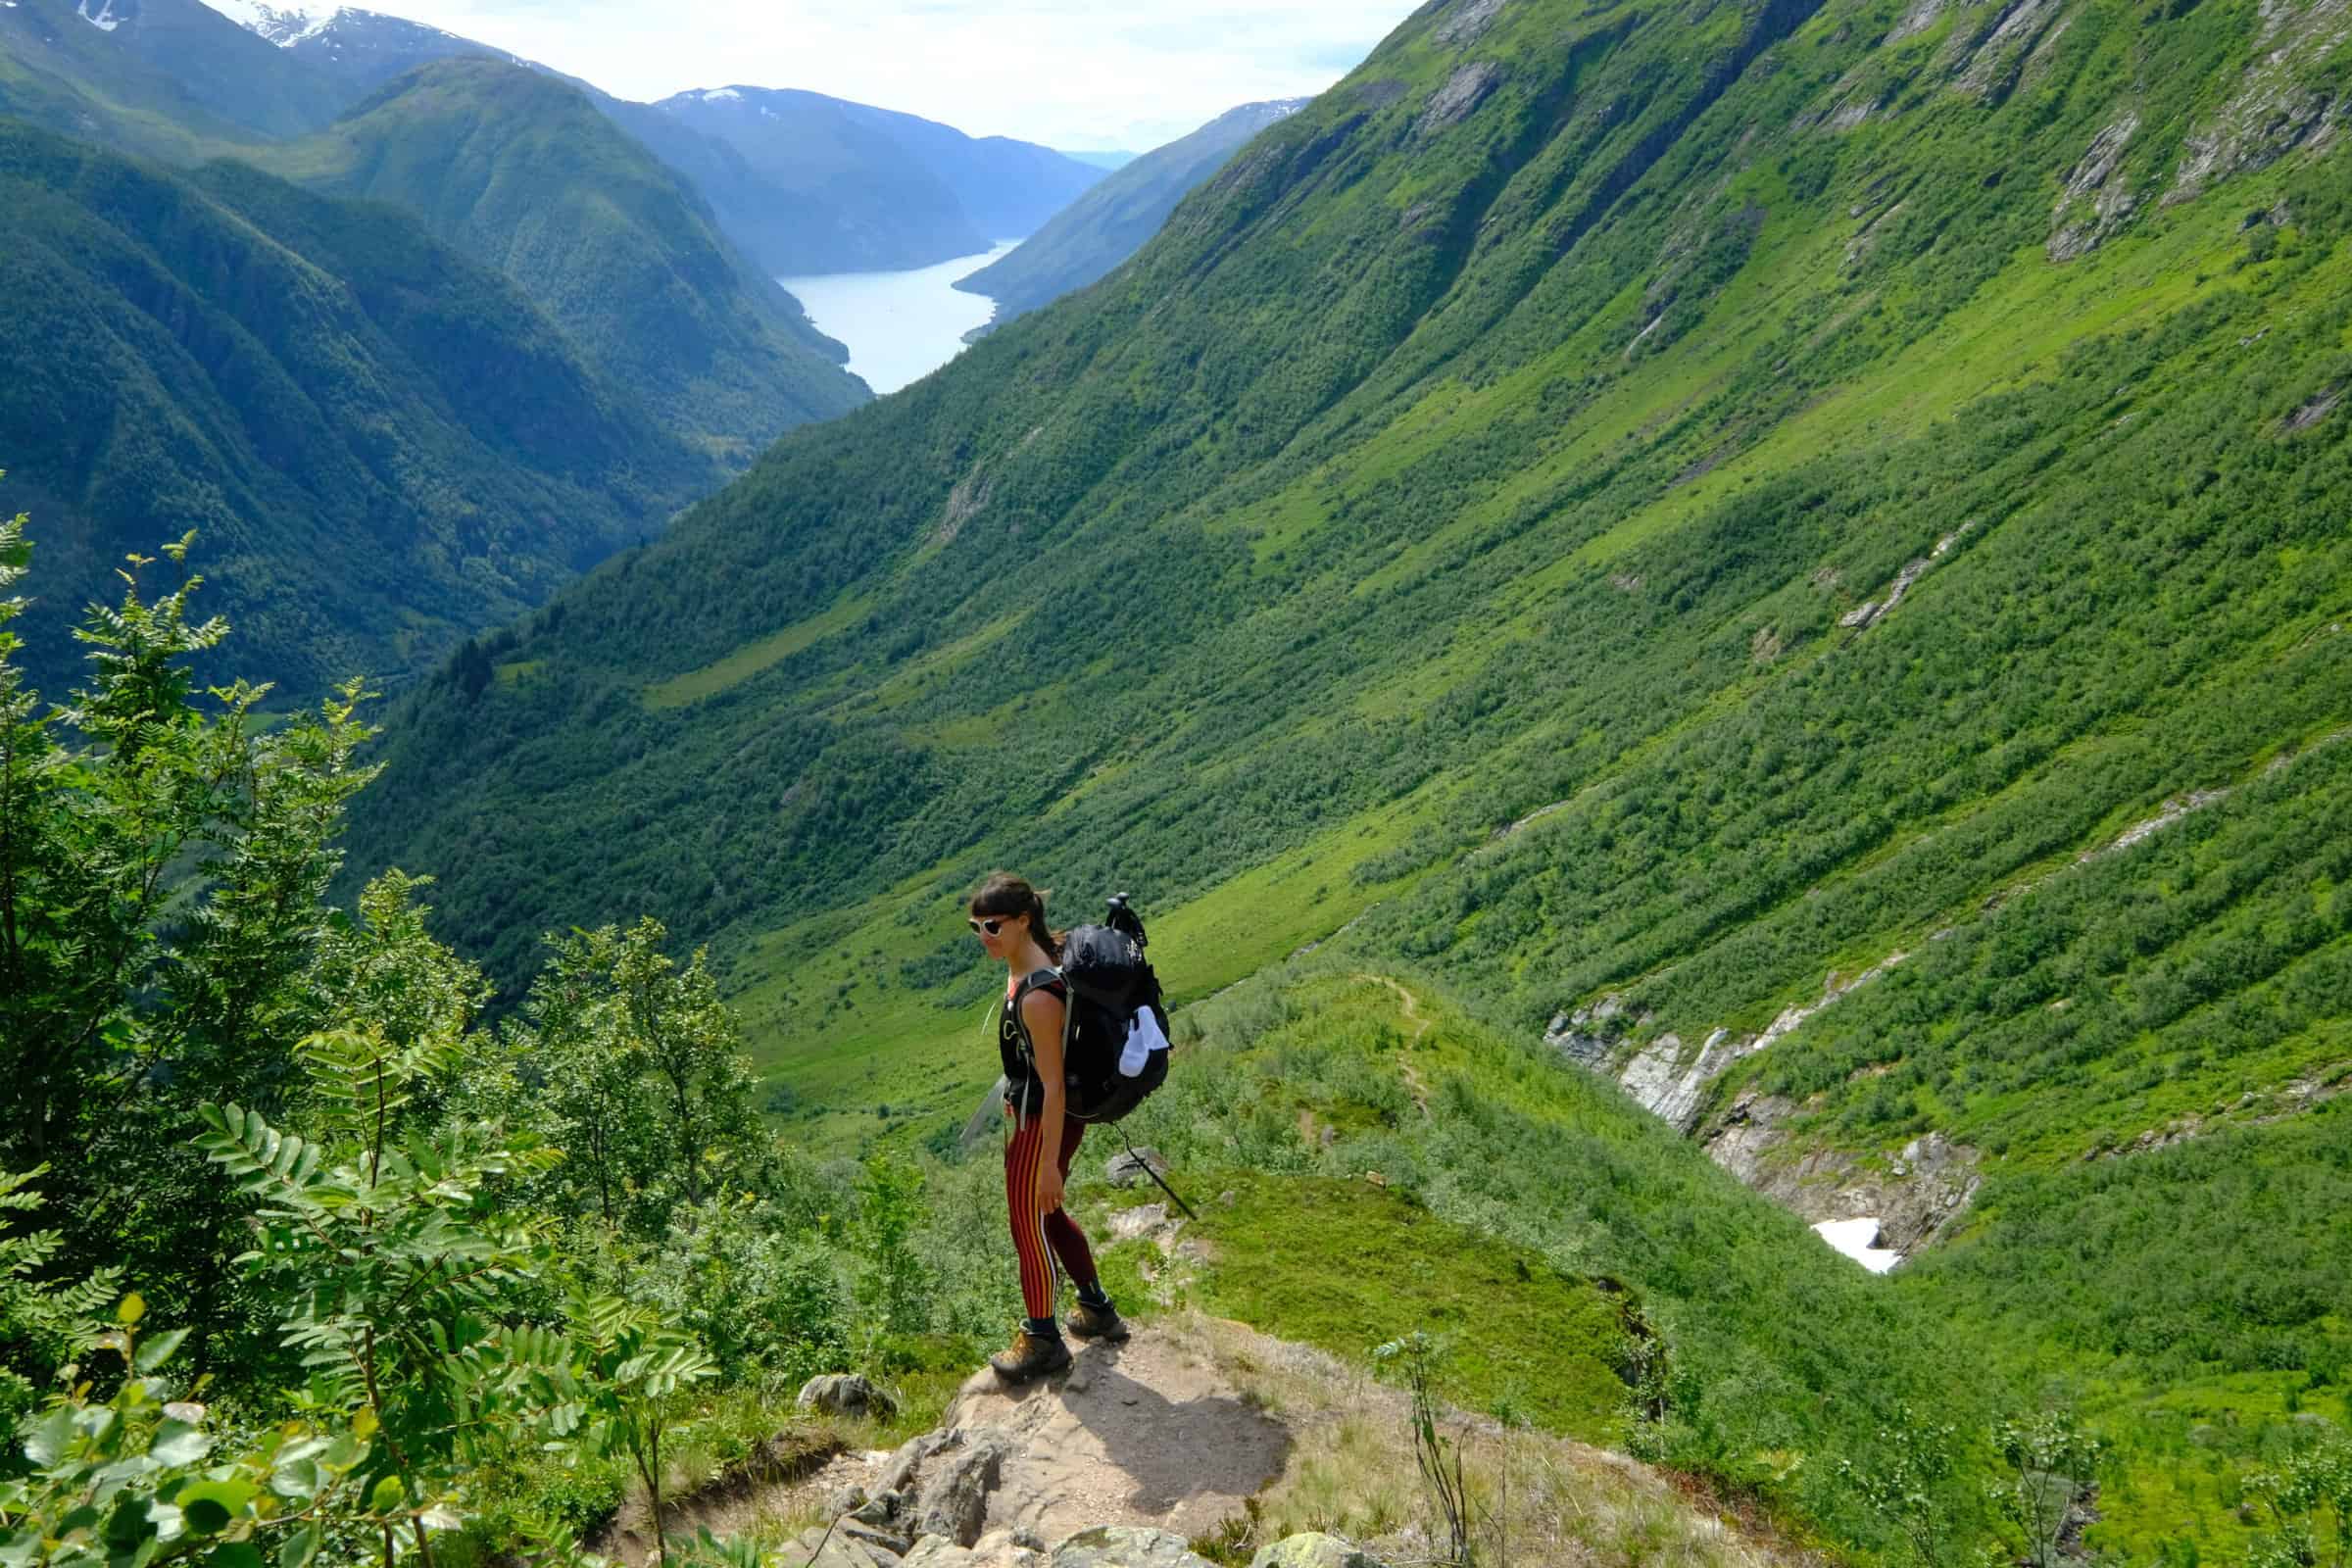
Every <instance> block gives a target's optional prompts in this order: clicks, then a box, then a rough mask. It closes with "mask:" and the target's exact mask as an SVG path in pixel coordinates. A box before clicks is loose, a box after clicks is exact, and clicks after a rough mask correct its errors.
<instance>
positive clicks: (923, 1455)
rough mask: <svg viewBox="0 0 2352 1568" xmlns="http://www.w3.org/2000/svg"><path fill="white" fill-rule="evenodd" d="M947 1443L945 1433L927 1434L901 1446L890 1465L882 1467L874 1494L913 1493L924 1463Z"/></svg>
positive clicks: (883, 1495) (893, 1455)
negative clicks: (916, 1479)
mask: <svg viewBox="0 0 2352 1568" xmlns="http://www.w3.org/2000/svg"><path fill="white" fill-rule="evenodd" d="M947 1441H948V1438H947V1434H946V1433H944V1432H926V1433H923V1434H922V1435H921V1436H920V1437H913V1438H908V1439H907V1441H906V1442H905V1443H903V1444H901V1445H899V1451H898V1452H896V1453H894V1454H892V1455H891V1456H890V1463H888V1464H886V1465H884V1466H883V1467H882V1475H881V1478H880V1479H879V1480H877V1481H875V1483H874V1495H876V1496H878V1497H887V1496H889V1495H892V1494H894V1493H901V1492H908V1491H911V1490H912V1489H913V1487H914V1482H915V1478H916V1477H917V1476H918V1475H920V1474H921V1473H922V1468H923V1461H924V1460H925V1459H928V1458H930V1457H931V1455H933V1454H934V1453H937V1452H938V1451H939V1450H940V1448H941V1447H943V1446H945V1445H946V1443H947Z"/></svg>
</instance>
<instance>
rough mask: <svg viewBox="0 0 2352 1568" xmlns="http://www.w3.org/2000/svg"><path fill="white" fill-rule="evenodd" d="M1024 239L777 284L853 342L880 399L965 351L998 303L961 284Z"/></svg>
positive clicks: (859, 365) (824, 327)
mask: <svg viewBox="0 0 2352 1568" xmlns="http://www.w3.org/2000/svg"><path fill="white" fill-rule="evenodd" d="M1020 243H1021V242H1020V241H1019V240H1017V239H1008V240H1001V241H999V242H998V244H997V247H996V249H994V250H991V251H987V252H984V253H982V254H980V255H977V256H959V257H957V258H956V260H954V261H952V262H941V263H939V264H938V265H937V266H935V267H918V268H914V269H912V270H907V271H899V272H826V273H822V274H819V275H817V276H814V277H786V278H780V279H778V281H779V282H781V283H782V284H783V285H784V286H785V287H786V288H788V289H790V290H792V292H793V295H794V297H796V298H797V299H799V300H800V302H801V303H802V304H803V305H805V306H807V307H808V308H809V319H810V320H812V321H814V322H815V323H816V326H817V330H818V331H820V332H823V333H825V334H826V335H827V336H829V337H837V338H839V339H841V341H842V342H844V343H846V344H848V345H849V349H850V370H851V372H852V373H853V374H856V375H860V376H863V377H864V378H865V384H866V385H868V386H870V387H872V388H873V389H874V395H875V396H877V397H879V396H882V395H883V394H885V393H890V392H896V391H897V390H898V389H899V388H901V387H903V386H905V385H907V383H908V382H909V381H916V380H920V379H921V378H922V377H924V376H926V375H929V374H930V373H931V372H932V371H933V370H936V369H938V368H940V367H941V366H943V365H945V364H947V363H948V362H949V361H950V360H952V359H954V358H955V357H956V355H957V354H960V353H961V352H962V351H963V334H964V333H966V332H969V331H970V330H971V329H972V328H973V327H975V326H984V325H986V324H987V322H988V319H989V318H990V317H991V316H992V315H994V314H995V313H996V308H997V307H996V302H995V301H994V300H991V299H989V298H988V297H987V296H986V295H984V294H965V293H961V292H959V291H958V290H957V289H956V286H955V284H956V279H957V278H959V277H963V276H965V275H967V274H969V273H971V272H975V271H977V270H980V269H981V268H983V267H986V266H987V265H988V264H989V263H991V262H994V261H998V260H1000V259H1002V258H1004V257H1006V256H1009V255H1011V254H1012V251H1013V248H1014V247H1015V246H1017V245H1019V244H1020Z"/></svg>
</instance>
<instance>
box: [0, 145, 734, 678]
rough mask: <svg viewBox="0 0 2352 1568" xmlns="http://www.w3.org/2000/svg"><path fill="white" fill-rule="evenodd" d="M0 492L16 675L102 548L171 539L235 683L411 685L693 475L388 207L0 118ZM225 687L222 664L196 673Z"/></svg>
mask: <svg viewBox="0 0 2352 1568" xmlns="http://www.w3.org/2000/svg"><path fill="white" fill-rule="evenodd" d="M0 186H4V187H5V189H6V191H7V196H8V209H9V213H10V218H9V245H8V248H7V251H6V253H5V255H0V451H6V452H7V453H8V454H9V458H8V462H7V467H8V478H7V481H6V493H5V496H4V497H0V500H5V501H6V503H7V504H8V505H9V508H10V511H11V513H12V514H13V513H14V512H16V511H19V510H32V511H35V512H37V513H38V514H39V515H40V516H41V519H42V526H41V528H40V530H39V532H38V534H37V544H38V548H39V550H40V552H41V559H42V564H43V573H42V592H41V595H40V597H39V599H38V600H37V601H36V603H35V606H34V608H33V611H32V614H31V624H32V625H33V627H34V629H35V630H36V631H37V632H39V633H41V634H42V635H41V636H40V637H39V638H37V639H36V640H34V643H33V646H34V648H35V649H36V650H38V651H39V652H40V654H42V655H43V656H46V657H48V658H51V659H61V660H65V661H67V662H65V663H36V665H35V666H34V675H35V678H36V679H37V680H38V681H39V683H40V684H41V685H42V686H43V687H44V689H47V690H52V691H57V692H61V693H62V692H63V691H65V690H66V689H67V688H68V686H69V684H70V682H69V680H68V679H67V678H66V677H67V676H68V674H69V672H72V671H73V663H72V660H73V654H72V652H71V651H70V645H69V644H68V643H67V641H66V639H65V637H64V636H63V634H62V628H63V627H64V626H66V625H68V624H71V623H72V621H73V618H74V617H75V616H76V615H77V614H78V613H79V611H80V609H81V607H82V606H83V605H84V604H85V603H87V602H88V601H90V600H91V599H93V598H100V599H112V598H113V597H115V595H116V592H117V591H118V589H119V587H120V584H119V582H118V581H117V580H116V578H115V576H114V567H115V566H116V565H117V564H119V563H120V562H121V561H122V559H123V555H124V554H125V553H127V552H132V551H138V552H142V553H145V554H150V555H152V554H153V553H154V552H155V550H156V548H157V546H159V545H161V544H163V543H165V542H167V541H170V540H172V539H176V538H177V537H179V535H181V534H182V533H184V532H186V531H187V530H188V529H190V528H195V529H198V530H200V531H201V532H202V533H203V535H204V538H205V541H206V543H205V545H204V547H203V549H202V551H201V553H200V555H199V556H198V558H197V560H198V561H199V563H200V564H201V566H202V569H203V570H204V571H205V572H206V573H207V574H208V575H214V576H218V577H219V578H220V579H221V581H222V582H223V583H224V584H225V586H224V587H223V589H222V590H221V594H220V598H219V601H218V608H219V609H220V610H221V611H222V612H223V613H226V614H227V615H228V616H229V617H230V618H231V619H232V620H233V621H234V622H235V623H236V624H237V626H238V627H239V629H240V632H241V634H242V635H241V640H240V644H239V647H238V662H239V672H240V673H247V674H251V675H253V676H255V677H256V678H269V679H274V680H278V681H281V682H283V683H284V686H285V688H286V689H285V691H284V692H283V693H282V694H281V695H282V696H284V697H288V698H292V697H298V696H303V695H306V694H311V693H316V692H319V691H320V690H322V689H323V688H324V687H326V686H327V685H328V684H330V683H332V682H334V681H337V680H341V679H344V678H347V677H349V676H351V675H353V674H368V675H370V676H372V677H375V678H378V679H387V678H390V679H397V678H399V677H401V676H403V675H413V674H415V673H417V672H418V671H420V670H421V669H424V668H429V667H431V666H432V665H434V664H436V663H438V662H440V661H441V660H442V659H443V658H444V657H445V656H446V654H447V651H448V649H449V648H450V646H451V645H452V644H454V643H455V642H456V641H457V640H458V638H459V637H460V636H462V635H463V634H464V632H465V631H466V630H470V629H473V628H476V627H479V626H481V625H483V624H486V623H490V622H493V621H495V620H497V619H499V618H502V617H505V616H509V615H513V614H515V613H518V612H519V611H521V610H523V609H526V608H528V607H529V606H530V605H532V604H535V603H537V602H538V601H539V600H541V599H544V598H545V597H546V596H547V594H548V593H549V592H551V591H552V590H553V589H554V588H555V586H556V585H557V584H558V583H560V582H562V581H564V580H565V579H566V578H568V577H570V576H571V575H572V574H573V573H575V572H577V571H578V570H580V569H582V568H583V567H585V566H587V565H588V564H592V563H593V562H594V561H596V560H597V559H599V558H600V557H601V556H603V555H605V554H606V553H608V552H609V551H611V550H612V549H613V547H614V546H616V545H618V544H620V543H622V542H624V541H627V540H630V539H635V538H641V537H643V536H644V535H646V534H647V533H650V532H653V531H655V530H657V529H659V528H660V527H661V525H662V521H663V520H664V518H665V516H666V515H667V513H668V511H669V509H670V508H672V507H674V506H675V505H677V504H678V503H679V502H680V501H681V500H682V499H683V498H684V497H685V496H686V495H687V494H689V493H691V490H692V488H693V487H694V486H695V485H697V484H698V483H701V482H703V481H704V480H705V479H706V476H707V475H708V474H709V473H710V468H709V466H708V465H707V463H706V462H705V460H703V459H702V458H700V457H699V456H697V455H696V454H694V453H692V452H690V451H688V450H687V449H686V448H685V447H683V446H682V445H680V444H678V443H677V442H676V441H674V440H673V439H672V438H671V437H669V436H667V435H665V434H663V433H662V431H661V430H660V428H659V427H658V426H657V425H656V424H655V423H654V421H653V419H652V417H650V415H649V414H648V413H647V412H646V411H645V409H644V408H643V406H642V405H640V404H638V403H637V402H636V401H635V400H634V399H632V398H630V397H629V396H628V395H627V394H626V393H625V392H623V391H621V390H620V389H618V388H617V387H616V386H615V385H614V384H613V383H612V382H610V381H608V380H606V379H605V378H604V377H602V376H600V375H599V374H598V373H597V372H596V371H594V370H593V369H592V368H590V367H588V366H587V365H586V364H584V363H583V362H582V361H581V360H580V358H579V357H578V353H577V351H576V350H575V349H574V348H573V346H572V345H571V344H570V342H569V341H567V340H566V339H565V338H564V336H562V335H561V334H560V333H558V332H557V331H556V330H555V329H554V328H553V327H551V326H550V325H549V324H548V322H547V320H546V319H545V318H544V317H542V316H541V315H539V313H538V312H536V311H534V310H533V309H532V308H531V307H530V305H529V304H528V303H527V302H526V301H525V300H524V299H523V298H522V297H521V295H520V294H518V293H517V292H516V291H515V289H514V288H513V287H512V286H511V285H510V284H508V283H506V282H505V281H504V280H503V279H501V278H499V277H497V276H496V275H495V274H493V273H490V272H487V271H484V270H481V269H479V268H476V267H474V266H473V265H471V264H470V263H468V262H466V261H465V260H464V259H463V258H462V257H460V256H458V255H457V254H456V253H455V252H452V251H450V250H448V249H447V248H445V247H443V246H440V245H438V244H435V243H434V242H433V241H432V240H431V239H429V238H428V237H427V236H426V235H425V233H424V232H423V230H422V229H421V228H420V227H418V226H417V223H416V222H415V221H413V220H411V219H408V218H405V217H402V216H400V215H398V214H395V213H393V212H392V211H391V210H389V209H387V208H381V207H371V206H361V205H355V204H350V203H342V202H335V201H330V200H327V199H325V198H322V197H318V196H313V195H309V194H307V193H305V192H302V191H300V190H298V189H296V188H294V187H293V186H290V185H286V184H283V183H281V182H279V181H277V180H274V179H271V178H270V177H268V176H266V175H263V174H260V173H258V172H254V171H253V170H251V169H248V168H245V167H243V166H239V165H229V164H223V165H219V166H216V167H214V168H211V169H208V170H206V171H204V172H201V173H199V174H197V175H194V176H182V175H175V174H172V173H168V172H164V171H162V170H160V169H155V168H151V167H148V166H144V165H139V164H133V163H129V162H126V161H123V160H121V159H117V158H114V157H111V156H109V155H107V154H105V153H102V152H99V151H98V150H96V149H95V148H92V147H88V146H85V145H82V144H78V143H73V142H68V141H64V140H61V139H59V138H56V137H51V136H48V135H45V134H43V133H41V132H38V131H34V130H31V129H29V128H26V127H24V126H21V125H12V124H5V123H0ZM208 673H210V674H215V675H223V674H225V673H226V672H225V671H208Z"/></svg>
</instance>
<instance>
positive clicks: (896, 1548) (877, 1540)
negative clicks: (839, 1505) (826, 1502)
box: [833, 1519, 914, 1564]
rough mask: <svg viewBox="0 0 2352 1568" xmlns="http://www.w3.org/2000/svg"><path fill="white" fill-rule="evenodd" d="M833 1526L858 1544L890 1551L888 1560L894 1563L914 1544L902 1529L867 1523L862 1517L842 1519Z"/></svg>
mask: <svg viewBox="0 0 2352 1568" xmlns="http://www.w3.org/2000/svg"><path fill="white" fill-rule="evenodd" d="M833 1528H834V1529H836V1530H838V1531H840V1532H841V1533H842V1534H843V1535H845V1536H847V1537H849V1539H850V1540H852V1541H855V1542H856V1543H858V1544H859V1545H860V1546H866V1547H874V1546H879V1547H881V1548H882V1549H883V1550H884V1551H887V1552H889V1553H890V1560H891V1562H892V1563H894V1564H895V1563H896V1562H897V1561H898V1560H899V1559H900V1558H901V1557H904V1556H906V1555H907V1552H908V1551H909V1550H911V1549H912V1548H913V1545H914V1543H913V1542H912V1541H911V1540H910V1539H908V1537H907V1534H906V1533H905V1532H904V1531H900V1530H896V1529H893V1528H891V1527H889V1526H887V1525H873V1524H867V1523H866V1522H865V1521H864V1520H862V1519H844V1520H842V1521H841V1522H840V1523H839V1524H837V1525H835V1526H834V1527H833Z"/></svg>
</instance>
